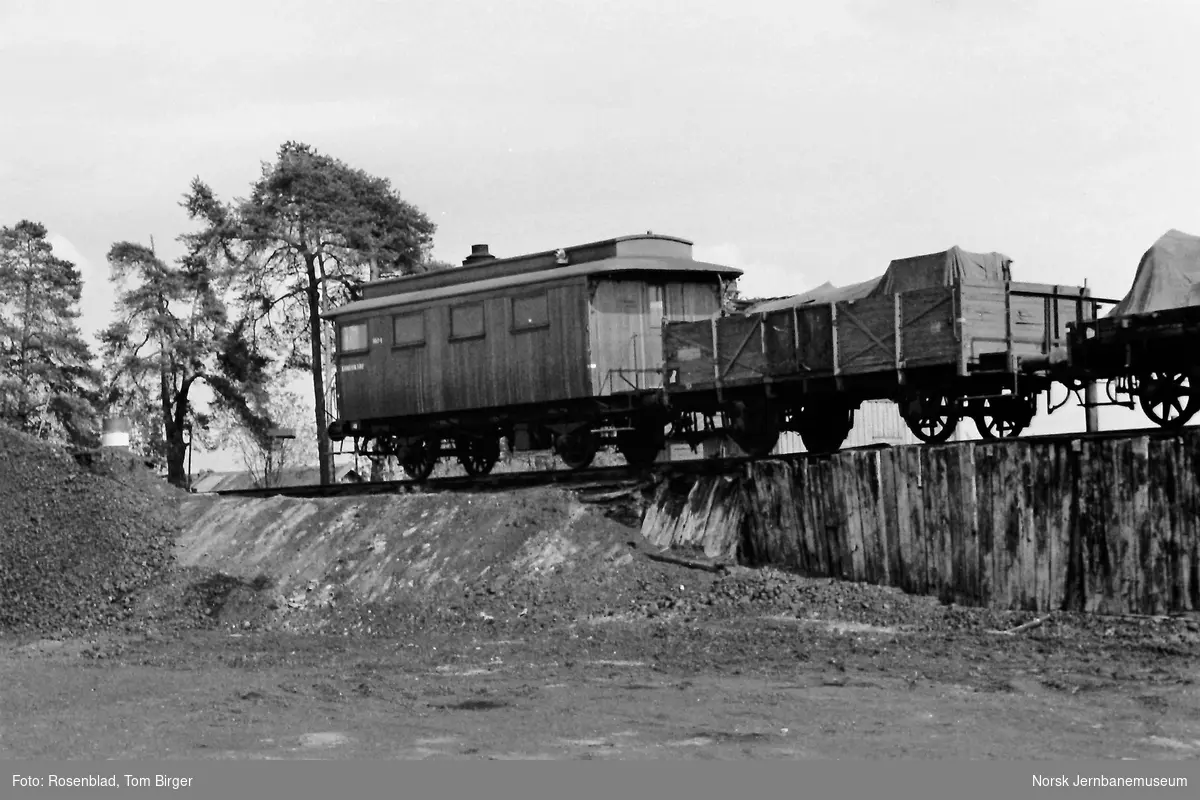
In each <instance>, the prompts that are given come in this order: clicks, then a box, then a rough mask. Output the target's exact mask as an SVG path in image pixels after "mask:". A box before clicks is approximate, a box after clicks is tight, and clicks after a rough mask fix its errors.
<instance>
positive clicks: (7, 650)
mask: <svg viewBox="0 0 1200 800" xmlns="http://www.w3.org/2000/svg"><path fill="white" fill-rule="evenodd" d="M653 568H654V569H656V570H659V571H661V572H662V573H663V577H664V578H666V579H667V580H668V581H669V582H670V583H671V584H674V583H675V582H676V581H678V582H679V583H678V584H676V585H680V586H684V587H685V591H683V592H678V593H677V594H680V595H682V594H687V593H688V592H692V593H696V594H701V595H703V594H705V593H706V592H707V591H709V590H710V589H712V588H717V589H718V591H719V590H720V587H719V586H717V587H714V586H713V583H714V582H719V579H708V580H706V579H707V578H708V576H707V575H706V574H703V573H700V574H698V573H695V572H694V571H692V570H687V569H685V568H681V567H674V566H671V565H660V564H656V565H654V567H653ZM701 575H703V576H704V577H701ZM787 580H788V581H789V582H795V583H801V584H802V585H805V582H801V581H797V580H796V579H787ZM664 583H666V581H664ZM705 584H708V587H706V586H705ZM807 585H810V586H812V588H813V589H815V590H816V591H815V592H814V596H816V595H819V594H820V591H821V590H823V589H827V588H828V587H829V586H830V584H828V583H825V584H824V585H821V584H807ZM839 594H841V593H840V592H839ZM873 594H875V596H874V597H873V598H872V599H873V600H875V601H878V600H879V599H881V598H880V595H881V594H883V593H873ZM706 599H710V598H706ZM844 602H846V601H844ZM770 606H771V604H770V603H764V602H763V601H761V600H746V601H745V602H744V603H739V604H735V605H734V606H731V607H729V608H722V607H720V606H703V607H704V608H709V609H713V610H712V612H711V613H703V612H700V613H692V614H690V615H689V616H688V617H687V618H685V617H684V616H683V615H682V614H680V613H677V612H674V611H671V610H668V611H666V612H665V613H658V614H654V615H649V614H647V613H620V612H617V613H613V614H612V615H611V616H603V615H587V616H579V617H575V618H563V619H560V620H559V621H558V622H546V621H539V620H537V619H533V620H530V617H531V616H534V615H532V614H527V615H526V616H525V617H523V618H517V619H515V620H514V621H512V622H505V623H498V622H497V621H496V620H495V619H494V618H493V620H492V621H488V620H486V619H485V618H484V617H481V616H479V614H480V613H481V612H479V611H478V610H473V611H472V612H459V613H458V614H457V618H456V615H455V614H454V613H450V612H445V613H442V614H438V615H436V617H435V621H431V617H428V616H427V617H422V616H420V615H417V614H414V615H412V616H410V617H406V618H393V619H391V620H389V621H388V622H387V624H386V626H385V627H386V628H387V629H386V630H384V631H382V632H376V633H373V634H370V635H367V634H365V633H361V632H360V633H351V634H349V635H346V634H342V635H331V634H311V633H280V632H277V631H270V630H255V629H253V628H249V629H247V628H245V627H244V626H237V625H227V626H224V627H212V628H208V629H195V628H193V629H189V630H158V629H148V630H145V631H141V632H138V633H133V632H126V633H120V634H110V635H104V636H99V637H97V636H93V637H89V638H87V639H79V638H67V639H56V640H35V641H15V640H5V641H4V642H3V644H2V645H0V681H3V685H4V686H5V691H4V693H3V699H0V726H2V728H0V758H120V759H128V758H219V759H236V758H395V759H412V758H491V759H499V758H537V759H564V758H582V759H589V758H701V759H729V758H846V757H865V758H945V757H968V758H1005V759H1010V758H1017V759H1021V758H1029V759H1047V758H1050V759H1053V758H1075V757H1079V758H1152V759H1194V758H1197V757H1198V756H1200V686H1198V685H1197V682H1196V678H1197V664H1198V663H1200V662H1197V659H1196V655H1197V652H1198V650H1200V648H1198V646H1197V638H1198V637H1197V634H1196V632H1195V630H1194V628H1195V625H1194V624H1192V625H1191V627H1190V628H1189V624H1188V623H1187V622H1180V621H1173V622H1161V623H1156V622H1133V621H1126V620H1110V621H1108V622H1107V624H1101V625H1099V626H1098V625H1096V623H1097V620H1083V621H1081V624H1076V623H1077V621H1075V620H1071V619H1066V620H1062V621H1055V620H1051V621H1050V622H1049V623H1048V624H1044V625H1043V626H1041V627H1040V628H1035V629H1031V630H1027V631H1025V632H1022V633H1019V634H1013V635H1004V634H996V633H990V632H988V631H989V629H988V628H987V627H984V624H985V623H986V622H987V621H985V620H983V619H976V617H977V616H980V615H975V614H972V613H971V612H965V611H961V610H960V611H957V612H955V611H954V610H953V609H944V610H945V611H946V612H948V616H953V617H954V624H953V626H952V627H953V628H955V629H951V626H947V627H944V628H941V629H940V630H938V631H935V632H930V631H921V630H919V629H918V630H911V631H910V630H906V629H905V628H904V627H903V626H902V625H896V626H872V625H870V624H868V623H862V622H854V621H853V620H849V621H844V622H842V621H839V620H838V619H837V618H838V617H854V616H860V617H861V616H864V614H861V613H860V614H857V615H856V614H854V613H847V614H841V615H840V614H828V613H821V614H820V615H819V616H812V615H811V614H812V612H808V611H806V610H804V609H801V610H800V611H799V612H797V611H795V610H791V609H789V610H787V611H783V610H782V609H780V608H771V607H770ZM834 606H835V607H836V602H835V603H834ZM937 608H939V609H941V608H943V607H937ZM828 610H829V609H819V611H823V612H828ZM847 610H848V611H850V612H853V611H854V609H847ZM857 610H858V611H860V612H862V611H864V609H862V608H861V607H860V608H858V609H857ZM814 611H818V609H814ZM930 611H934V609H933V608H931V609H930ZM949 612H953V613H949ZM797 614H798V615H797ZM527 620H529V621H528V622H527ZM343 621H344V620H343ZM988 621H992V620H988ZM1013 621H1015V620H1013ZM939 627H940V626H939Z"/></svg>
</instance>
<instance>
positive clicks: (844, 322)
mask: <svg viewBox="0 0 1200 800" xmlns="http://www.w3.org/2000/svg"><path fill="white" fill-rule="evenodd" d="M954 312H955V295H954V289H953V287H935V288H932V289H919V290H915V291H911V292H905V293H903V294H897V295H887V296H885V297H876V298H868V299H864V300H857V301H847V302H841V303H814V304H811V305H804V306H797V307H794V308H787V309H780V310H775V311H768V312H765V313H762V314H752V315H734V316H729V317H722V318H720V319H716V320H712V321H708V322H705V323H689V324H675V323H672V324H670V325H668V326H667V327H666V328H665V330H664V343H665V347H664V355H665V360H666V367H667V370H668V372H667V374H668V376H669V385H668V388H682V389H688V388H690V389H703V388H709V387H713V386H716V385H721V386H737V385H742V384H747V383H753V382H755V381H762V380H764V379H770V380H781V381H788V380H798V379H805V378H827V377H835V376H842V375H862V374H870V373H879V372H889V371H893V370H897V369H905V368H907V367H918V366H930V365H935V364H946V365H953V364H955V363H956V362H957V359H958V354H959V348H958V344H957V338H956V331H955V325H954V320H955V313H954ZM714 353H716V357H715V358H714V356H713V354H714Z"/></svg>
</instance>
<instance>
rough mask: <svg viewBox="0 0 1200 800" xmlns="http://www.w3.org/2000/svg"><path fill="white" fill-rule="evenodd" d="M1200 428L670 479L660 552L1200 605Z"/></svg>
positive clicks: (1077, 601)
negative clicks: (1172, 433)
mask: <svg viewBox="0 0 1200 800" xmlns="http://www.w3.org/2000/svg"><path fill="white" fill-rule="evenodd" d="M1198 531H1200V431H1195V430H1191V431H1188V432H1186V433H1183V434H1181V435H1179V436H1177V437H1172V438H1147V437H1140V438H1125V439H1092V440H1074V441H1054V442H1047V441H1029V442H1026V441H1021V440H1015V441H1008V442H987V443H983V442H961V443H955V444H948V445H941V446H937V447H928V448H918V447H898V448H890V449H881V450H873V451H847V452H843V453H839V454H836V455H833V456H829V457H825V458H812V459H810V460H805V461H797V462H795V463H789V462H786V461H763V462H759V463H757V464H754V465H751V466H749V467H747V468H746V471H745V472H744V473H742V474H740V475H733V476H730V475H724V476H705V477H699V478H674V479H672V480H670V481H667V482H665V483H663V484H662V485H660V486H659V488H658V494H657V497H656V498H655V502H654V503H653V504H652V505H651V507H650V508H649V510H648V511H647V513H646V516H645V518H644V520H643V524H642V533H643V536H644V537H645V538H646V539H648V540H649V541H650V542H651V543H653V544H656V545H658V546H660V547H673V548H683V549H689V550H702V551H703V552H704V554H705V555H706V556H708V557H710V558H728V559H736V560H737V561H738V562H740V563H743V564H751V565H763V564H771V565H775V566H778V567H782V568H785V569H790V570H794V571H797V572H800V573H802V574H805V575H810V576H825V577H838V578H844V579H847V580H855V581H867V582H871V583H877V584H884V585H890V586H896V587H900V588H902V589H903V590H904V591H907V592H910V593H914V594H933V595H937V596H938V597H940V598H941V599H943V600H946V601H949V602H955V603H958V604H961V605H976V606H980V605H984V606H993V607H996V608H1001V609H1013V610H1016V609H1024V610H1030V611H1049V610H1054V609H1066V610H1075V611H1090V612H1097V613H1105V614H1114V613H1129V614H1165V613H1173V612H1187V611H1200V532H1198Z"/></svg>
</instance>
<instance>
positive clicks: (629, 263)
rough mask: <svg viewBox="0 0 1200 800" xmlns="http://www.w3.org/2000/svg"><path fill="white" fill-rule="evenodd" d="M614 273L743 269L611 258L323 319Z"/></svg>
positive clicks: (379, 301)
mask: <svg viewBox="0 0 1200 800" xmlns="http://www.w3.org/2000/svg"><path fill="white" fill-rule="evenodd" d="M613 272H675V273H679V272H699V273H709V274H712V275H720V276H722V277H725V278H737V277H740V276H741V275H742V270H740V269H738V268H737V267H727V266H724V265H723V264H710V263H709V262H707V261H694V260H692V259H689V258H666V257H663V258H651V257H632V256H631V257H624V258H608V259H604V260H603V261H589V262H586V263H583V264H574V265H571V266H566V267H560V268H558V269H547V270H541V271H539V272H525V273H521V274H519V275H511V276H507V277H503V278H491V279H485V280H480V281H475V282H472V283H460V284H455V285H453V286H444V287H439V288H436V289H424V290H419V291H415V292H406V293H403V294H388V295H383V296H381V297H373V298H371V299H369V300H356V301H354V302H352V303H347V304H346V305H344V306H339V307H338V308H334V309H331V310H329V311H326V312H325V313H324V314H322V315H321V316H322V317H323V318H324V319H336V318H337V317H344V316H346V315H347V314H356V313H359V312H362V311H374V310H377V309H381V308H396V307H399V306H407V305H412V304H414V303H422V302H426V301H429V300H441V299H445V298H449V297H463V296H465V295H472V294H479V293H481V292H490V291H494V290H496V289H507V288H509V287H514V286H529V285H533V284H538V283H548V282H551V281H558V280H562V279H564V278H578V277H584V276H588V275H604V274H607V273H613Z"/></svg>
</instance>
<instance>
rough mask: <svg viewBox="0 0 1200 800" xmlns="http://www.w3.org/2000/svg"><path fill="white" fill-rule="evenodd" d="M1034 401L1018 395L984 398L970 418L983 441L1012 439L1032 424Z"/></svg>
mask: <svg viewBox="0 0 1200 800" xmlns="http://www.w3.org/2000/svg"><path fill="white" fill-rule="evenodd" d="M1034 403H1035V400H1034V399H1033V398H1029V397H1020V396H1018V395H1005V396H1004V397H987V398H984V399H983V400H982V401H981V402H980V404H979V406H977V408H976V409H974V410H973V413H972V414H971V418H972V419H973V420H974V421H975V428H976V429H977V430H978V431H979V435H980V436H981V437H983V438H984V439H1013V438H1016V437H1017V436H1020V435H1021V432H1022V431H1024V430H1025V429H1026V428H1027V427H1029V423H1030V422H1033V415H1034V411H1035V406H1034Z"/></svg>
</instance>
